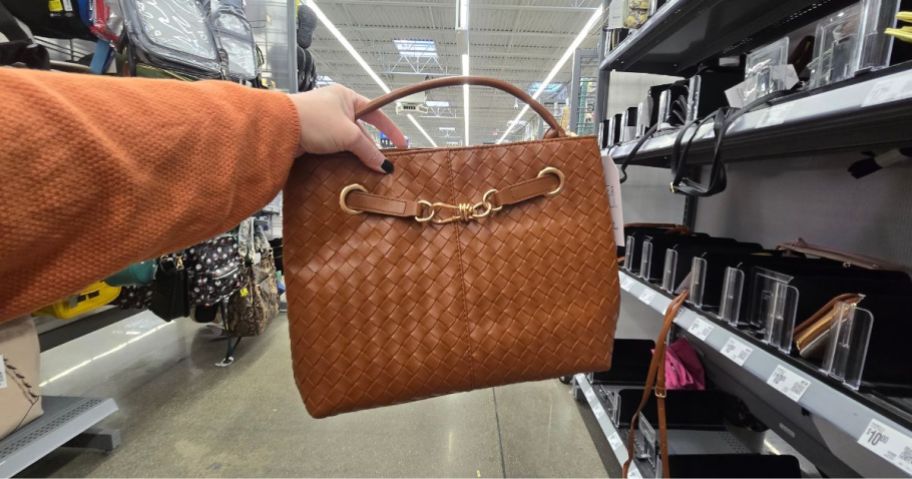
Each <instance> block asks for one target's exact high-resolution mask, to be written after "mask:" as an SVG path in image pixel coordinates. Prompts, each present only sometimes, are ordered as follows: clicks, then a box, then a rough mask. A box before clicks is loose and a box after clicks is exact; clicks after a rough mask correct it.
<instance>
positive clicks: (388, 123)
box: [290, 85, 408, 173]
mask: <svg viewBox="0 0 912 479" xmlns="http://www.w3.org/2000/svg"><path fill="white" fill-rule="evenodd" d="M290 97H291V101H292V102H293V103H294V105H295V108H297V110H298V119H299V121H300V124H301V144H300V147H299V150H298V154H299V155H301V154H304V153H314V154H327V153H336V152H339V151H350V152H352V153H354V154H355V155H356V156H357V157H358V158H360V159H361V161H362V162H363V163H364V164H365V165H367V166H368V167H369V168H371V169H373V170H376V171H379V172H381V173H392V172H393V164H392V163H390V162H389V160H387V159H386V158H384V156H383V153H381V152H380V150H379V149H378V148H377V145H376V144H374V140H372V139H371V138H370V137H369V136H368V135H367V132H365V131H364V129H363V128H362V127H361V125H359V124H358V122H357V121H356V120H355V111H357V110H358V109H359V108H361V107H363V106H364V105H366V104H367V103H368V99H367V98H364V97H363V96H361V95H359V94H357V93H355V92H353V91H351V90H349V89H348V88H345V87H344V86H342V85H330V86H328V87H325V88H318V89H316V90H312V91H309V92H306V93H296V94H294V95H290ZM361 120H363V121H365V122H367V123H370V124H371V125H374V126H375V127H377V129H378V130H380V131H382V132H383V133H385V134H386V136H387V137H389V139H390V140H392V142H393V144H394V145H396V147H398V148H406V147H407V146H408V145H407V144H406V141H405V135H403V134H402V132H401V131H399V128H398V127H396V125H395V124H394V123H393V121H392V120H390V118H389V117H388V116H386V114H384V113H383V112H382V111H380V110H377V111H375V112H372V113H369V114H367V115H364V116H363V117H362V118H361Z"/></svg>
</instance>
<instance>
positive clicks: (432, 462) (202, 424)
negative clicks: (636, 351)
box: [22, 313, 606, 477]
mask: <svg viewBox="0 0 912 479" xmlns="http://www.w3.org/2000/svg"><path fill="white" fill-rule="evenodd" d="M224 347H225V344H224V342H223V341H218V340H216V339H215V335H214V333H213V331H211V330H210V329H209V328H207V327H203V326H200V325H197V324H195V323H192V322H191V321H189V320H180V321H175V322H173V323H163V322H162V321H161V320H159V319H158V318H156V317H154V316H153V315H151V314H150V313H141V314H138V315H136V316H133V317H131V318H128V319H126V320H123V321H120V322H118V323H115V324H113V325H111V326H108V327H106V328H103V329H101V330H98V331H96V332H93V333H91V334H89V335H87V336H84V337H82V338H79V339H76V340H73V341H70V342H68V343H65V344H63V345H61V346H58V347H56V348H54V349H51V350H50V351H46V352H45V353H43V354H42V377H43V378H47V379H46V380H45V385H44V392H45V394H56V395H85V396H94V397H113V398H115V399H116V400H117V403H118V405H119V406H120V411H119V412H118V413H116V414H115V415H114V416H112V417H111V418H109V419H107V420H106V421H104V422H103V423H102V424H101V425H102V426H103V427H109V428H119V429H120V431H121V434H122V440H123V442H122V444H121V446H120V447H119V448H118V449H117V450H115V451H114V452H112V453H110V454H102V453H97V452H86V451H79V450H74V449H69V450H68V449H60V450H58V451H56V452H54V453H52V454H51V455H50V456H48V457H46V458H44V459H43V460H41V461H40V462H38V463H36V464H35V465H34V466H32V467H31V468H29V469H27V470H26V471H24V472H23V474H22V475H23V476H55V477H76V476H92V477H110V476H118V477H131V476H159V477H160V476H176V477H184V476H196V477H198V476H251V477H254V476H268V477H283V476H462V477H468V476H471V477H543V476H574V477H605V476H606V470H605V468H604V467H603V465H602V463H601V461H600V459H599V456H598V454H597V452H596V449H595V447H594V445H593V442H592V439H591V438H590V436H589V433H588V431H587V429H586V425H585V423H584V421H583V417H582V416H581V414H580V411H581V407H580V406H579V405H578V404H577V403H576V402H575V401H574V400H573V399H572V398H571V397H570V395H569V393H568V390H569V388H568V386H565V385H563V384H561V383H560V382H558V381H557V380H550V381H543V382H537V383H526V384H518V385H513V386H507V387H500V388H494V389H484V390H479V391H473V392H469V393H464V394H455V395H450V396H445V397H440V398H435V399H430V400H426V401H419V402H416V403H412V404H405V405H400V406H394V407H388V408H382V409H377V410H371V411H362V412H357V413H352V414H345V415H342V416H339V417H334V418H328V419H321V420H314V419H311V418H310V417H309V416H308V415H307V412H306V411H305V410H304V406H303V404H302V403H301V400H300V397H299V396H298V393H297V390H296V389H295V386H294V381H293V379H292V375H291V364H290V350H289V345H288V328H287V321H286V319H285V317H284V316H282V317H281V318H280V319H279V320H277V321H276V322H275V323H274V324H272V325H271V326H270V328H269V330H268V331H267V333H266V334H265V335H264V336H262V337H259V338H252V339H250V340H244V341H243V342H242V343H241V346H240V348H239V351H238V354H237V355H236V356H237V361H236V362H235V364H233V365H231V366H230V367H227V368H218V367H215V366H214V364H215V362H216V361H218V359H220V357H221V355H222V354H224Z"/></svg>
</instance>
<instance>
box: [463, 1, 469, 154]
mask: <svg viewBox="0 0 912 479" xmlns="http://www.w3.org/2000/svg"><path fill="white" fill-rule="evenodd" d="M464 1H467V0H464ZM462 76H464V77H466V76H469V54H468V53H463V54H462ZM462 105H463V110H464V113H463V114H462V116H463V118H464V120H465V146H469V85H462Z"/></svg>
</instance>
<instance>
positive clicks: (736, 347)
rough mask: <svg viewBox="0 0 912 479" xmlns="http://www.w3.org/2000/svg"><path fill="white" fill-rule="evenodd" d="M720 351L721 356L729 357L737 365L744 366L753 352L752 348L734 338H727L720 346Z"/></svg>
mask: <svg viewBox="0 0 912 479" xmlns="http://www.w3.org/2000/svg"><path fill="white" fill-rule="evenodd" d="M721 352H722V355H723V356H725V357H726V358H728V359H731V360H732V361H733V362H734V363H735V364H737V365H738V366H744V363H745V362H747V358H749V357H750V355H751V353H752V352H754V348H752V347H750V346H748V345H747V344H744V343H743V342H741V341H738V340H737V339H735V338H728V341H726V342H725V344H724V345H723V346H722V350H721Z"/></svg>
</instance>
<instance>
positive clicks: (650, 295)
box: [640, 288, 656, 304]
mask: <svg viewBox="0 0 912 479" xmlns="http://www.w3.org/2000/svg"><path fill="white" fill-rule="evenodd" d="M655 297H656V292H655V291H653V290H652V289H650V288H646V289H644V290H643V292H642V293H640V301H642V302H644V303H646V304H652V300H653V299H655Z"/></svg>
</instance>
